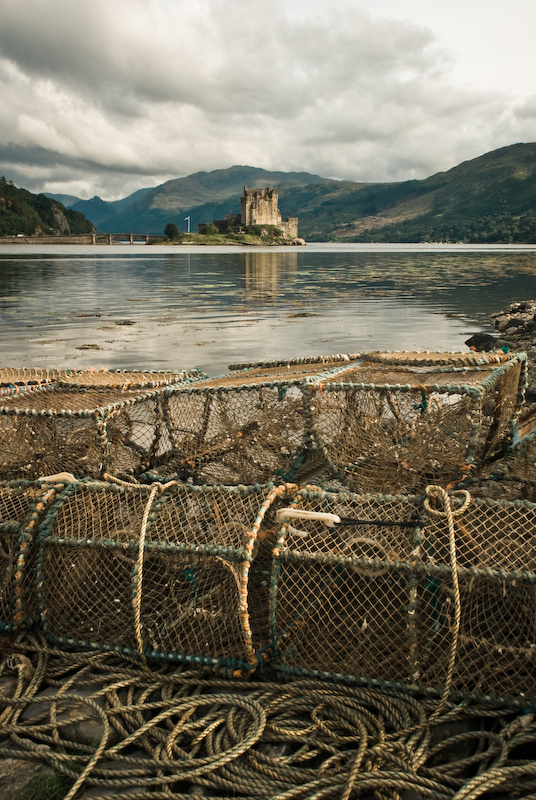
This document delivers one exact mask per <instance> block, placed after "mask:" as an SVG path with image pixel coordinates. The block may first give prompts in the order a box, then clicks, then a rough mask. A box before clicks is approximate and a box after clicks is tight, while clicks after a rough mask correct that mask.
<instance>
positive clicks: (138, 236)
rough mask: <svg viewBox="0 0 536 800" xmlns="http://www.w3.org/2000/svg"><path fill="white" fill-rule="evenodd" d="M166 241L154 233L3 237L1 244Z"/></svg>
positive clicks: (0, 240) (0, 239) (140, 242)
mask: <svg viewBox="0 0 536 800" xmlns="http://www.w3.org/2000/svg"><path fill="white" fill-rule="evenodd" d="M162 239H165V236H163V235H161V236H156V235H154V234H152V233H75V234H70V235H65V236H22V235H20V234H19V235H18V236H1V237H0V245H1V244H86V245H87V244H118V243H119V244H121V243H128V244H142V243H143V244H152V243H153V242H159V241H162Z"/></svg>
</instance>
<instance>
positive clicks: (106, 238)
mask: <svg viewBox="0 0 536 800" xmlns="http://www.w3.org/2000/svg"><path fill="white" fill-rule="evenodd" d="M90 236H92V237H93V241H92V244H114V242H128V243H129V244H140V243H141V242H143V244H150V243H151V242H157V241H158V240H159V239H163V238H164V237H163V236H155V235H154V234H151V233H92V234H90Z"/></svg>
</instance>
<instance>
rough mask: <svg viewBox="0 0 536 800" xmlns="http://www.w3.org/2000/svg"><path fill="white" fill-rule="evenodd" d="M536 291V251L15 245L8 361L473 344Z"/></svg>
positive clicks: (112, 363)
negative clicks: (53, 249) (498, 316)
mask: <svg viewBox="0 0 536 800" xmlns="http://www.w3.org/2000/svg"><path fill="white" fill-rule="evenodd" d="M125 250H128V252H125ZM138 250H139V251H138ZM533 297H536V253H535V252H531V251H517V252H514V251H505V252H496V251H486V252H468V253H463V252H460V251H454V252H452V253H437V252H420V251H411V252H396V251H393V250H391V249H388V248H387V249H386V248H378V249H377V250H376V251H373V252H363V251H359V250H357V249H353V248H352V246H348V247H347V248H344V249H343V248H340V247H334V248H332V249H331V250H330V249H329V246H325V245H323V246H319V247H318V248H316V249H315V247H314V246H308V247H306V248H298V249H296V250H294V249H292V250H290V249H288V250H285V249H283V248H281V249H280V250H279V249H278V250H266V251H265V250H249V249H234V248H229V249H218V250H217V251H212V250H210V249H209V248H207V249H203V248H198V249H197V250H196V251H187V252H186V251H183V250H181V249H180V248H173V249H172V248H165V249H160V248H156V247H155V248H146V247H144V248H139V249H137V248H132V249H131V248H121V249H118V248H117V247H110V248H98V250H96V249H95V248H77V249H76V251H75V252H72V253H68V252H67V251H62V253H58V254H54V255H51V254H50V251H47V253H43V254H39V253H34V252H28V251H26V248H25V249H24V251H23V250H22V248H20V249H18V250H17V252H16V253H13V254H11V253H9V252H6V249H2V250H0V344H1V346H2V355H1V363H2V364H3V365H4V366H7V365H17V366H66V365H67V366H75V367H86V366H104V367H115V368H138V369H151V368H152V369H180V368H190V367H192V366H200V367H201V368H203V369H205V370H206V371H208V372H210V373H211V374H218V373H221V372H222V371H224V370H225V369H226V365H227V364H228V363H229V362H231V361H248V360H251V361H253V360H258V359H260V358H291V357H296V356H302V355H303V356H307V355H314V354H319V353H330V352H331V353H333V352H355V351H358V350H364V349H380V350H398V349H419V350H424V349H439V350H460V349H461V350H463V349H465V347H464V340H465V339H466V338H468V335H470V333H474V332H475V331H476V330H480V329H486V327H487V326H488V327H489V315H490V314H492V313H495V312H497V311H499V310H500V309H502V308H504V307H505V306H506V305H508V304H509V303H510V302H512V301H514V300H520V299H526V298H533Z"/></svg>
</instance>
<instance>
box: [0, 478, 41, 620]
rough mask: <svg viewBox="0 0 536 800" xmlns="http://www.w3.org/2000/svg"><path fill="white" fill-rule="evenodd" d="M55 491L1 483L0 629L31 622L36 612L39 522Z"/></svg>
mask: <svg viewBox="0 0 536 800" xmlns="http://www.w3.org/2000/svg"><path fill="white" fill-rule="evenodd" d="M53 497H54V491H53V490H51V489H50V487H43V486H42V485H40V484H35V483H29V482H27V481H19V482H18V483H13V484H10V483H7V482H2V483H0V630H4V631H11V630H16V629H18V628H20V627H24V626H25V625H28V624H30V623H31V622H32V621H33V620H34V619H35V616H36V611H37V602H36V596H35V582H34V575H35V547H34V539H35V536H36V533H37V522H38V520H39V519H40V517H41V516H42V514H43V513H44V511H45V509H46V507H47V505H48V504H49V503H50V502H51V501H52V499H53Z"/></svg>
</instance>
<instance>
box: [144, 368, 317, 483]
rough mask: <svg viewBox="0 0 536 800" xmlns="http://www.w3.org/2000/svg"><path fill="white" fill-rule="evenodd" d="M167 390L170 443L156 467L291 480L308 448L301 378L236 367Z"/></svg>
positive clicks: (201, 478) (205, 476)
mask: <svg viewBox="0 0 536 800" xmlns="http://www.w3.org/2000/svg"><path fill="white" fill-rule="evenodd" d="M164 398H165V399H164V404H163V413H164V418H165V424H166V428H167V430H168V431H169V436H170V448H169V450H168V451H167V452H164V453H163V456H162V457H161V458H155V459H154V460H153V468H154V469H155V470H156V471H157V472H159V473H160V474H161V475H164V476H166V477H177V478H179V479H182V480H185V479H188V478H189V479H191V480H193V481H194V482H195V483H201V484H202V483H209V484H227V485H236V484H255V483H264V482H267V481H271V480H293V479H294V476H295V474H296V472H297V470H298V469H299V467H300V466H301V464H302V462H303V460H304V459H305V457H306V454H307V452H308V450H309V449H310V430H309V427H308V425H307V409H306V407H305V405H304V388H303V384H302V382H301V381H298V380H279V381H278V380H265V381H262V380H259V377H258V376H257V375H243V374H242V373H239V374H238V375H236V376H223V377H221V378H214V379H212V380H208V381H200V382H199V384H196V385H195V386H192V387H188V388H185V389H181V388H177V389H173V390H168V391H166V392H164Z"/></svg>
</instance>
